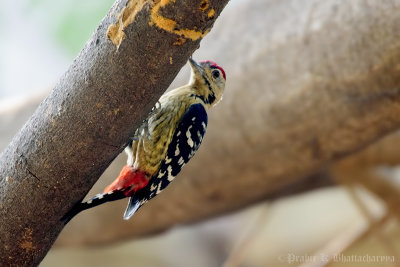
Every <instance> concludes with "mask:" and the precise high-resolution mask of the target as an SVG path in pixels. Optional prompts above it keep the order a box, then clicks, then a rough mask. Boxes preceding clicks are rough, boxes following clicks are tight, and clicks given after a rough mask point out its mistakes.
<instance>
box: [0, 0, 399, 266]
mask: <svg viewBox="0 0 400 267" xmlns="http://www.w3.org/2000/svg"><path fill="white" fill-rule="evenodd" d="M277 2H279V1H262V0H258V1H257V0H249V1H244V0H232V1H231V2H230V3H229V4H228V6H227V7H226V9H225V10H224V11H223V12H222V14H221V17H220V18H219V19H218V20H217V22H216V25H215V27H214V29H213V30H212V32H211V33H210V34H209V35H208V36H207V37H206V38H205V39H204V41H203V42H202V44H201V48H200V49H199V51H198V52H196V53H195V55H194V58H195V59H206V58H207V59H211V60H215V61H216V62H218V64H220V65H221V66H223V67H224V68H225V70H226V72H227V79H228V83H227V88H226V96H225V98H226V99H224V100H225V101H226V102H227V103H228V104H225V105H229V104H232V103H234V102H235V101H238V100H237V98H235V95H234V94H233V93H230V91H231V92H234V90H236V89H234V88H235V85H236V86H238V84H239V85H243V84H246V87H245V88H244V87H242V88H238V89H237V90H250V89H251V88H252V86H255V87H258V88H259V90H261V91H262V92H264V93H265V95H266V96H265V97H268V98H274V97H275V95H274V93H271V91H268V90H269V89H268V88H270V87H268V86H266V84H272V85H274V84H276V83H279V81H278V82H277V80H280V79H282V80H284V79H286V78H287V77H286V76H285V75H281V76H279V77H272V78H271V77H269V78H266V77H265V76H268V74H269V73H270V72H268V71H267V70H268V69H265V71H264V63H265V62H266V61H267V60H271V56H269V53H274V51H276V50H277V49H278V48H277V47H282V46H285V42H289V41H290V38H293V36H294V37H298V36H300V35H301V34H302V33H301V27H302V26H301V25H304V24H307V23H309V24H310V22H309V21H308V22H307V20H308V19H309V18H308V17H307V16H306V14H308V13H309V12H310V10H313V9H315V8H316V3H318V1H304V2H303V3H301V2H302V1H282V2H284V3H282V4H278V3H277ZM327 2H329V3H328V4H324V5H325V6H324V5H322V7H318V8H320V9H321V10H324V8H326V9H329V8H331V7H328V6H329V4H332V5H333V3H334V2H335V1H327ZM112 3H113V1H112V0H96V1H94V0H86V1H78V0H69V1H66V0H59V1H49V0H20V1H14V2H10V1H1V2H0V33H1V36H2V38H1V42H0V150H2V149H4V147H5V146H6V145H7V143H8V142H9V141H10V140H11V138H12V136H13V135H14V134H15V133H16V132H17V131H18V129H19V128H20V127H21V126H22V125H23V123H24V122H25V121H26V120H27V118H28V117H29V116H30V114H31V113H32V112H33V110H34V109H35V107H36V106H37V105H38V104H39V103H40V101H41V99H43V98H44V97H45V96H46V95H47V94H48V93H49V92H50V90H51V88H52V87H53V85H54V84H55V83H56V82H57V79H58V78H59V77H60V75H61V74H62V73H63V72H64V71H66V69H67V68H68V66H69V64H70V63H71V62H72V60H73V58H74V57H75V56H76V55H77V54H78V52H79V51H80V50H81V48H83V46H84V44H85V42H86V41H87V40H88V38H89V37H90V35H91V33H92V32H93V31H94V29H95V28H96V26H97V25H98V23H99V21H100V20H101V19H102V17H103V16H104V15H105V14H106V13H107V11H108V9H109V8H110V7H111V5H112ZM318 8H316V9H318ZM271 9H272V11H271ZM267 11H268V13H267ZM271 14H273V15H271ZM239 15H242V16H245V18H244V19H242V20H241V22H240V23H239V24H238V23H237V22H236V18H237V17H238V16H239ZM266 16H269V17H268V18H266ZM321 17H323V15H321ZM318 19H320V18H318V16H317V18H316V19H315V21H314V22H311V26H310V28H311V31H318V29H320V28H321V27H323V23H322V22H321V23H319V22H320V21H319V20H318ZM321 24H322V26H321ZM233 25H234V26H233ZM278 25H279V26H278ZM299 25H300V26H299ZM274 27H275V28H276V29H274ZM299 29H300V30H299ZM266 40H267V41H266ZM287 57H295V55H294V54H290V53H289V54H288V55H287ZM260 58H261V59H263V60H260ZM272 60H274V58H272ZM289 61H290V60H289ZM265 64H267V63H265ZM269 64H273V65H274V66H275V67H274V68H276V69H284V68H286V67H287V65H286V64H290V63H289V62H285V61H276V62H272V63H269ZM256 70H257V71H259V73H261V75H259V76H256V77H258V78H259V79H258V80H256V79H251V80H249V77H251V76H252V75H253V74H252V73H253V71H254V73H256ZM188 75H189V68H188V66H185V67H184V68H183V70H182V71H181V73H180V74H179V75H178V76H177V78H176V80H175V81H174V83H173V84H172V85H171V87H176V86H178V85H183V84H184V83H186V81H187V79H188ZM254 75H255V74H254ZM262 77H264V78H262ZM246 79H247V80H246ZM261 79H265V80H261ZM244 81H245V82H244ZM250 82H252V84H249V83H250ZM247 86H248V87H247ZM260 87H262V89H260ZM250 92H251V90H250ZM258 104H260V105H263V104H262V103H257V102H256V103H255V105H258ZM225 107H226V106H225ZM223 108H224V103H222V104H221V107H218V109H217V110H216V111H215V112H214V113H213V114H212V115H211V116H213V115H215V116H218V114H217V113H218V112H219V111H220V110H222V109H223ZM212 127H215V129H217V127H218V125H216V124H214V125H213V124H212V123H211V124H210V128H212ZM214 131H216V130H214ZM206 138H207V137H206ZM397 139H398V138H397V135H395V136H391V137H390V136H389V137H388V139H387V140H383V142H387V144H388V145H387V146H385V147H391V145H390V144H393V142H396V141H397ZM393 140H394V141H393ZM203 149H204V150H207V148H206V147H205V148H203ZM370 149H372V150H371V151H372V152H370V153H374V155H375V156H376V155H378V154H379V153H385V151H386V150H384V151H381V150H373V149H374V148H373V147H372V148H370ZM377 151H378V152H377ZM361 153H362V152H361ZM124 157H125V156H124V155H121V156H120V158H119V159H117V160H116V162H114V163H113V165H112V166H111V167H110V170H108V171H107V172H106V174H105V175H104V177H102V178H101V179H100V180H99V182H98V183H97V184H96V185H95V187H94V189H93V190H92V191H91V192H90V193H89V195H93V194H96V193H97V192H99V191H102V188H104V185H105V184H107V183H108V182H109V181H111V180H113V178H114V177H115V176H116V173H117V172H118V170H119V169H120V168H121V167H122V166H123V164H124V160H125V158H124ZM195 160H196V158H195ZM349 162H350V163H351V159H350V160H349V161H347V162H346V159H344V161H343V162H342V163H339V164H338V165H337V166H327V167H326V169H324V170H322V171H320V172H316V177H317V178H316V179H318V177H323V179H325V178H326V176H328V180H329V182H328V183H327V185H329V186H323V187H322V188H318V189H313V188H311V187H310V188H307V187H306V188H305V190H301V191H302V192H301V193H298V194H290V192H289V193H288V194H285V193H284V192H283V195H287V196H284V197H277V198H274V199H269V200H266V201H260V202H259V203H258V204H256V205H253V206H250V207H247V208H243V209H241V210H239V211H236V212H233V213H230V214H226V215H223V216H218V217H214V218H210V219H208V220H206V221H203V222H198V223H194V224H188V225H178V226H175V227H173V228H172V229H169V230H167V231H165V232H162V233H159V234H154V235H152V236H149V237H142V238H137V237H136V238H134V239H133V238H129V235H127V237H126V238H120V237H115V238H114V239H113V238H110V240H111V241H110V242H104V241H102V242H99V244H97V243H96V234H93V235H92V236H90V238H89V239H90V242H89V241H87V240H83V239H82V240H80V239H79V237H80V236H85V234H84V231H85V230H84V229H88V228H90V222H91V221H92V220H96V221H102V220H103V219H104V217H102V216H107V214H110V213H108V212H110V210H111V209H114V207H117V210H116V211H115V212H114V213H112V216H113V217H115V218H114V219H115V220H122V213H123V209H124V206H125V205H126V203H125V202H124V203H122V202H121V203H118V204H114V203H113V205H111V204H110V207H102V208H101V209H103V210H102V211H101V212H102V213H98V211H90V212H89V211H88V212H87V213H86V214H85V215H83V214H82V216H81V217H82V218H79V219H80V221H78V222H76V223H75V224H73V225H72V226H70V225H68V226H67V227H66V229H65V232H66V233H67V234H66V233H65V232H63V233H62V234H61V235H60V240H59V241H57V243H56V245H55V246H54V248H53V249H52V250H51V251H50V253H49V254H48V255H47V256H46V258H45V259H44V260H43V262H42V263H41V265H40V266H42V267H50V266H110V265H112V266H194V267H195V266H225V267H227V266H300V265H301V266H399V265H398V262H397V255H398V251H399V249H400V248H399V245H398V242H396V241H397V240H399V234H400V232H399V230H398V224H397V220H396V219H395V218H394V216H392V215H391V213H390V212H388V206H389V207H390V205H392V206H396V204H397V202H396V201H394V200H393V199H392V198H391V199H390V200H388V199H386V198H385V196H388V195H389V193H387V192H386V191H385V190H383V191H382V190H381V191H380V192H378V193H377V192H373V188H377V187H379V186H378V185H380V184H378V185H377V184H376V183H374V182H371V183H370V184H362V183H354V180H357V179H360V177H365V176H368V177H370V176H374V177H375V176H376V177H380V179H381V178H382V177H383V178H382V179H381V180H382V181H383V183H384V185H383V186H381V187H379V188H380V189H381V188H386V187H385V186H387V187H389V188H393V187H395V186H397V184H398V182H397V181H398V180H399V179H398V178H399V177H400V175H399V174H398V170H397V169H396V168H394V167H393V166H392V167H389V166H388V165H390V164H391V163H390V162H387V163H385V162H378V163H379V164H376V165H374V166H373V168H372V167H371V166H363V165H362V164H361V165H360V166H361V168H359V169H357V168H356V169H354V168H353V167H354V164H353V165H352V164H350V163H349ZM189 165H190V164H189ZM349 165H351V166H352V167H348V166H349ZM357 166H358V167H360V166H359V165H357ZM187 168H188V170H187V172H186V173H184V174H183V176H184V175H189V174H191V170H190V166H188V167H187ZM371 169H373V170H372V171H371ZM185 171H186V170H185ZM321 179H322V178H321ZM371 179H372V178H371ZM349 181H353V182H352V183H350V182H349ZM388 183H390V184H388ZM354 184H356V185H354ZM221 186H222V185H221ZM311 189H313V190H311ZM371 192H372V193H371ZM389 202H390V203H389ZM388 203H389V204H388ZM99 210H100V208H99ZM100 215H101V216H100ZM109 216H111V215H109ZM132 220H135V218H133V219H132ZM82 225H85V227H86V228H83V227H82ZM88 225H89V226H88ZM126 225H127V227H128V226H129V222H128V223H127V224H126ZM80 229H81V231H82V232H79V231H80ZM124 229H125V228H123V229H121V230H120V231H124ZM118 230H119V229H115V231H118ZM98 235H99V236H101V235H107V233H103V232H99V233H98ZM112 235H113V234H112V233H111V234H110V236H112ZM116 236H121V235H116ZM64 240H65V241H64Z"/></svg>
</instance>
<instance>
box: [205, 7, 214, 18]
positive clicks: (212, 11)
mask: <svg viewBox="0 0 400 267" xmlns="http://www.w3.org/2000/svg"><path fill="white" fill-rule="evenodd" d="M214 15H215V10H214V8H212V9H211V10H210V11H208V14H207V16H208V17H209V18H212V17H214Z"/></svg>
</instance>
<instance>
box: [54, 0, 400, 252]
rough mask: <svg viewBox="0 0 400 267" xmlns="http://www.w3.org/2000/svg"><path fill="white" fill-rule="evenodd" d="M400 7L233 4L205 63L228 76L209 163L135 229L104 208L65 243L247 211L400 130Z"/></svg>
mask: <svg viewBox="0 0 400 267" xmlns="http://www.w3.org/2000/svg"><path fill="white" fill-rule="evenodd" d="M399 9H400V1H365V0H356V1H351V2H345V1H335V0H329V1H318V0H305V1H295V0H293V1H291V0H279V1H278V0H277V1H263V0H259V1H257V0H254V1H245V2H243V3H236V4H234V3H232V6H231V7H229V8H228V9H227V10H226V11H224V16H223V17H221V19H220V20H218V24H217V25H216V26H215V28H214V29H213V32H212V34H210V36H208V37H207V38H206V40H204V42H202V47H201V49H200V51H199V54H197V55H196V58H209V59H214V60H215V61H217V62H218V64H220V65H222V66H223V67H224V68H225V69H226V71H227V88H226V92H225V97H224V99H223V101H222V102H221V104H220V105H219V106H218V107H216V108H215V109H213V111H212V112H211V114H210V116H209V117H210V122H209V127H208V130H207V135H206V137H205V139H204V143H203V145H202V147H201V148H200V151H199V152H198V154H196V156H195V158H194V159H193V160H192V161H191V162H190V163H189V164H188V166H186V167H185V169H184V171H183V173H182V174H181V175H180V176H179V177H178V178H177V180H176V181H174V183H173V185H171V186H170V187H168V188H167V189H166V191H165V192H163V193H162V194H161V195H160V196H158V197H157V198H155V199H154V200H153V201H151V202H150V203H148V204H147V205H146V206H145V207H143V208H142V209H141V210H140V211H139V213H138V214H136V215H135V217H134V218H132V220H130V221H127V222H126V221H123V220H122V219H121V216H122V213H123V209H124V207H123V206H125V205H126V202H125V201H121V202H120V203H112V204H109V205H105V206H104V207H99V208H97V209H93V210H91V211H87V212H86V213H84V214H81V215H79V217H78V218H76V219H75V220H73V221H72V222H71V224H70V225H69V226H68V227H67V228H66V229H65V233H64V234H63V235H62V236H61V237H60V239H59V244H60V245H61V244H64V245H66V244H99V243H102V242H103V243H105V242H109V241H112V240H121V239H128V238H131V237H135V236H136V237H137V236H143V235H145V234H149V233H156V232H158V231H161V230H165V229H168V228H170V227H172V226H175V225H178V224H182V223H190V222H196V221H199V220H202V219H205V218H209V217H212V216H216V215H220V214H223V213H225V212H228V211H232V210H236V209H238V208H241V207H244V206H246V205H249V204H251V203H255V202H257V201H259V200H260V199H265V198H268V196H269V195H270V194H271V193H275V192H277V190H280V189H282V188H284V186H286V185H288V184H290V183H292V182H294V181H301V179H304V178H305V177H307V176H308V175H310V174H312V173H315V172H316V171H319V170H320V169H323V168H325V167H326V166H328V165H329V164H330V163H332V162H334V161H336V160H337V159H340V158H342V157H343V156H345V155H349V154H351V153H353V152H355V151H358V150H360V149H362V148H363V147H365V146H367V145H368V144H370V143H372V142H374V141H376V140H378V139H379V138H381V137H382V136H384V135H386V134H387V133H389V132H391V131H394V130H395V129H397V128H398V127H399V125H400V116H398V114H399V112H400V101H399V99H400V91H399V89H398V88H400V75H399V68H398V66H399V64H400V41H399V40H400V38H399V37H400V12H399ZM239 18H240V21H241V23H238V22H237V21H238V19H239ZM232 25H234V27H232ZM227 47H229V49H227ZM186 75H187V74H186ZM183 76H184V75H183ZM185 79H187V76H186V77H185ZM120 167H121V166H119V168H120ZM114 177H115V176H114V175H111V174H110V176H109V178H110V179H113V178H114ZM102 187H103V186H98V187H97V188H96V191H93V192H92V193H93V194H94V193H97V192H98V191H100V190H102ZM99 232H101V233H102V234H101V235H99V234H98V233H99Z"/></svg>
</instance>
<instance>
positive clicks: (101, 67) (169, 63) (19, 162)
mask: <svg viewBox="0 0 400 267" xmlns="http://www.w3.org/2000/svg"><path fill="white" fill-rule="evenodd" d="M227 2H228V0H220V1H216V0H215V1H209V6H207V8H202V1H201V0H195V1H192V0H191V1H188V0H182V1H177V2H175V1H145V0H137V1H134V0H128V1H126V0H118V1H116V3H115V4H114V5H113V7H112V8H111V10H110V12H109V13H108V15H107V16H106V17H105V18H104V19H103V21H102V22H101V23H100V25H99V26H98V28H97V29H96V31H95V32H94V34H93V36H92V37H91V39H90V40H89V42H88V43H87V44H86V46H85V48H84V49H83V50H82V52H81V53H80V54H79V56H78V57H77V58H76V59H75V60H74V62H73V64H72V65H71V67H70V68H69V70H68V71H67V72H66V73H65V74H64V75H63V77H62V78H61V79H60V81H59V82H58V84H57V85H56V86H55V88H54V90H53V91H52V93H51V94H50V95H49V96H48V97H47V98H46V99H45V100H44V101H43V102H42V103H41V104H40V106H39V108H38V109H37V110H36V111H35V113H34V114H33V116H32V117H31V118H30V119H29V121H28V122H27V123H26V124H25V126H24V127H23V128H22V130H21V131H20V132H19V133H18V134H17V135H16V136H15V137H14V139H13V140H12V142H11V143H10V144H9V146H8V147H7V148H6V149H5V151H4V152H3V153H2V154H1V156H0V236H1V238H0V262H1V263H2V264H4V265H21V266H31V265H37V264H39V262H40V261H41V259H42V258H43V257H44V255H45V254H46V252H47V251H48V249H49V248H50V247H51V245H52V244H53V242H54V240H55V239H56V237H57V235H58V234H59V232H60V231H61V229H62V228H63V224H62V223H61V222H60V218H61V217H62V216H63V215H64V214H65V213H66V212H67V211H68V210H69V209H70V208H71V207H72V205H73V204H74V203H76V202H77V201H80V199H81V198H82V197H83V196H84V195H85V194H86V193H87V192H88V190H89V189H90V187H91V186H92V185H93V184H94V182H95V181H96V180H97V179H98V177H99V176H100V175H101V174H102V173H103V171H104V170H105V169H106V167H107V166H108V165H109V163H110V162H111V161H112V160H113V159H114V158H115V157H116V156H117V155H118V154H119V153H120V152H121V150H122V148H123V146H124V144H125V143H126V142H127V140H128V137H129V136H130V135H131V134H132V133H133V131H134V129H135V128H136V126H138V125H139V123H140V122H141V120H142V119H143V118H144V117H145V116H146V114H147V113H148V112H149V111H150V109H151V107H152V106H153V105H154V103H155V102H156V101H157V99H158V98H159V96H160V95H161V94H162V92H163V91H164V90H165V89H166V88H167V87H168V85H169V84H170V83H171V81H172V80H173V78H174V77H175V76H176V74H177V73H178V71H179V69H180V68H181V67H182V66H183V65H184V63H185V62H186V61H187V59H188V58H189V56H190V55H191V54H192V53H193V51H194V50H195V49H196V48H197V47H198V46H199V42H200V40H201V38H202V37H203V36H204V35H205V34H206V33H207V32H208V31H209V30H210V29H211V27H212V25H213V23H214V21H215V19H216V17H217V16H218V15H219V14H220V12H221V11H222V9H223V7H224V6H225V4H226V3H227ZM211 10H213V11H212V12H211ZM104 144H110V145H104Z"/></svg>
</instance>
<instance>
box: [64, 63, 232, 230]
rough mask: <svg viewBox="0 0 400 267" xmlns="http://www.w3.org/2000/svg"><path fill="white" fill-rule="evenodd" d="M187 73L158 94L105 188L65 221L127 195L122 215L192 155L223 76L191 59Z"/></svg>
mask: <svg viewBox="0 0 400 267" xmlns="http://www.w3.org/2000/svg"><path fill="white" fill-rule="evenodd" d="M189 65H190V67H191V76H190V80H189V83H188V84H187V85H185V86H182V87H179V88H176V89H174V90H171V91H169V92H166V93H165V94H163V95H162V96H161V98H160V99H159V101H158V102H157V104H156V105H155V107H154V108H153V109H152V111H151V112H150V114H149V115H148V116H147V118H146V119H145V120H144V121H143V122H142V124H141V125H140V126H139V128H138V129H137V130H136V131H135V134H134V136H133V137H132V138H131V141H130V142H129V144H128V146H127V147H126V148H125V152H126V154H127V155H128V160H127V165H126V166H125V167H124V168H123V169H122V171H121V173H120V175H119V176H118V178H117V179H115V181H114V182H112V183H111V184H110V185H109V186H107V187H106V188H105V190H104V192H103V193H101V194H98V195H96V196H94V197H93V198H91V199H89V200H88V201H86V202H79V203H78V204H77V205H75V206H74V207H73V208H72V209H71V210H70V211H69V212H68V213H67V214H66V215H65V216H64V217H63V218H62V221H64V222H65V223H67V222H68V221H69V220H71V219H72V218H73V217H74V216H75V215H77V214H78V213H79V212H81V211H83V210H86V209H89V208H92V207H95V206H98V205H100V204H103V203H106V202H109V201H114V200H119V199H123V198H126V197H129V203H128V206H127V208H126V211H125V214H124V219H125V220H128V219H129V218H131V217H132V215H133V214H134V213H135V212H136V211H137V210H138V209H139V208H140V207H141V206H142V205H143V204H145V203H146V202H148V201H149V200H150V199H152V198H153V197H155V196H156V195H158V194H159V193H160V192H161V191H162V190H164V189H165V188H166V187H167V186H168V185H169V183H170V182H172V180H173V179H174V178H175V177H176V176H177V175H178V173H179V172H180V171H181V169H182V167H183V166H184V165H185V164H186V163H188V161H189V160H190V159H191V158H192V157H193V155H194V154H195V153H196V151H197V150H198V149H199V146H200V144H201V142H202V140H203V137H204V134H205V132H206V128H207V111H208V110H209V109H210V108H211V107H213V106H215V105H216V104H217V103H218V102H219V101H220V100H221V99H222V95H223V92H224V88H225V81H226V75H225V71H224V69H223V68H221V67H220V66H219V65H217V64H216V63H215V62H213V61H200V62H199V63H197V62H196V61H194V60H193V59H192V58H190V59H189Z"/></svg>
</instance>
